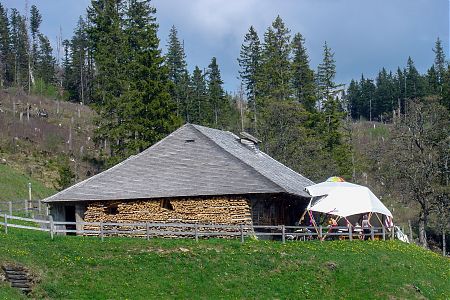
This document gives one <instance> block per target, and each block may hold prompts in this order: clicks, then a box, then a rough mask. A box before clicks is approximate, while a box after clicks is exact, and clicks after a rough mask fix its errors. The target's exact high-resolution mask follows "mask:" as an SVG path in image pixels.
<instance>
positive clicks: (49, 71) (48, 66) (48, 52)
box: [36, 34, 56, 84]
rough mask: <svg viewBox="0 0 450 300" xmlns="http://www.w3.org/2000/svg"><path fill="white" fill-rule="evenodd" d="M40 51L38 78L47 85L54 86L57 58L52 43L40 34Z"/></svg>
mask: <svg viewBox="0 0 450 300" xmlns="http://www.w3.org/2000/svg"><path fill="white" fill-rule="evenodd" d="M38 38H39V49H38V51H37V54H36V55H37V56H36V66H37V69H36V71H37V73H36V74H37V77H38V78H39V79H41V80H42V81H43V82H45V83H46V84H53V83H54V80H55V64H56V62H55V58H54V57H53V55H52V52H53V49H52V46H51V45H50V41H49V40H48V38H47V37H46V36H45V35H43V34H38Z"/></svg>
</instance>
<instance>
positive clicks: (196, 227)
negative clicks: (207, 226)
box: [194, 223, 198, 242]
mask: <svg viewBox="0 0 450 300" xmlns="http://www.w3.org/2000/svg"><path fill="white" fill-rule="evenodd" d="M194 229H195V241H196V242H198V224H197V223H195V224H194Z"/></svg>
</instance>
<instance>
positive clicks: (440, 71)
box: [433, 38, 446, 87]
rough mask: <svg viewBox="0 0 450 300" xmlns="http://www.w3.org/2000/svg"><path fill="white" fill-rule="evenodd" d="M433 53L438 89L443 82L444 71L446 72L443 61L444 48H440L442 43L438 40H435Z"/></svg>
mask: <svg viewBox="0 0 450 300" xmlns="http://www.w3.org/2000/svg"><path fill="white" fill-rule="evenodd" d="M433 52H434V54H435V58H434V68H435V71H436V75H437V81H438V84H439V87H441V86H442V83H443V80H444V76H445V71H446V61H445V53H444V48H443V47H442V41H441V40H440V38H437V40H436V44H435V48H434V49H433Z"/></svg>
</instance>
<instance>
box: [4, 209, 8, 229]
mask: <svg viewBox="0 0 450 300" xmlns="http://www.w3.org/2000/svg"><path fill="white" fill-rule="evenodd" d="M4 216H5V234H8V216H7V215H6V214H4Z"/></svg>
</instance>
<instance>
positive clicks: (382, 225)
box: [375, 213, 384, 227]
mask: <svg viewBox="0 0 450 300" xmlns="http://www.w3.org/2000/svg"><path fill="white" fill-rule="evenodd" d="M375 216H377V219H378V221H380V224H381V227H383V226H384V225H383V222H382V221H381V219H380V217H379V216H378V214H377V213H375Z"/></svg>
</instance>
